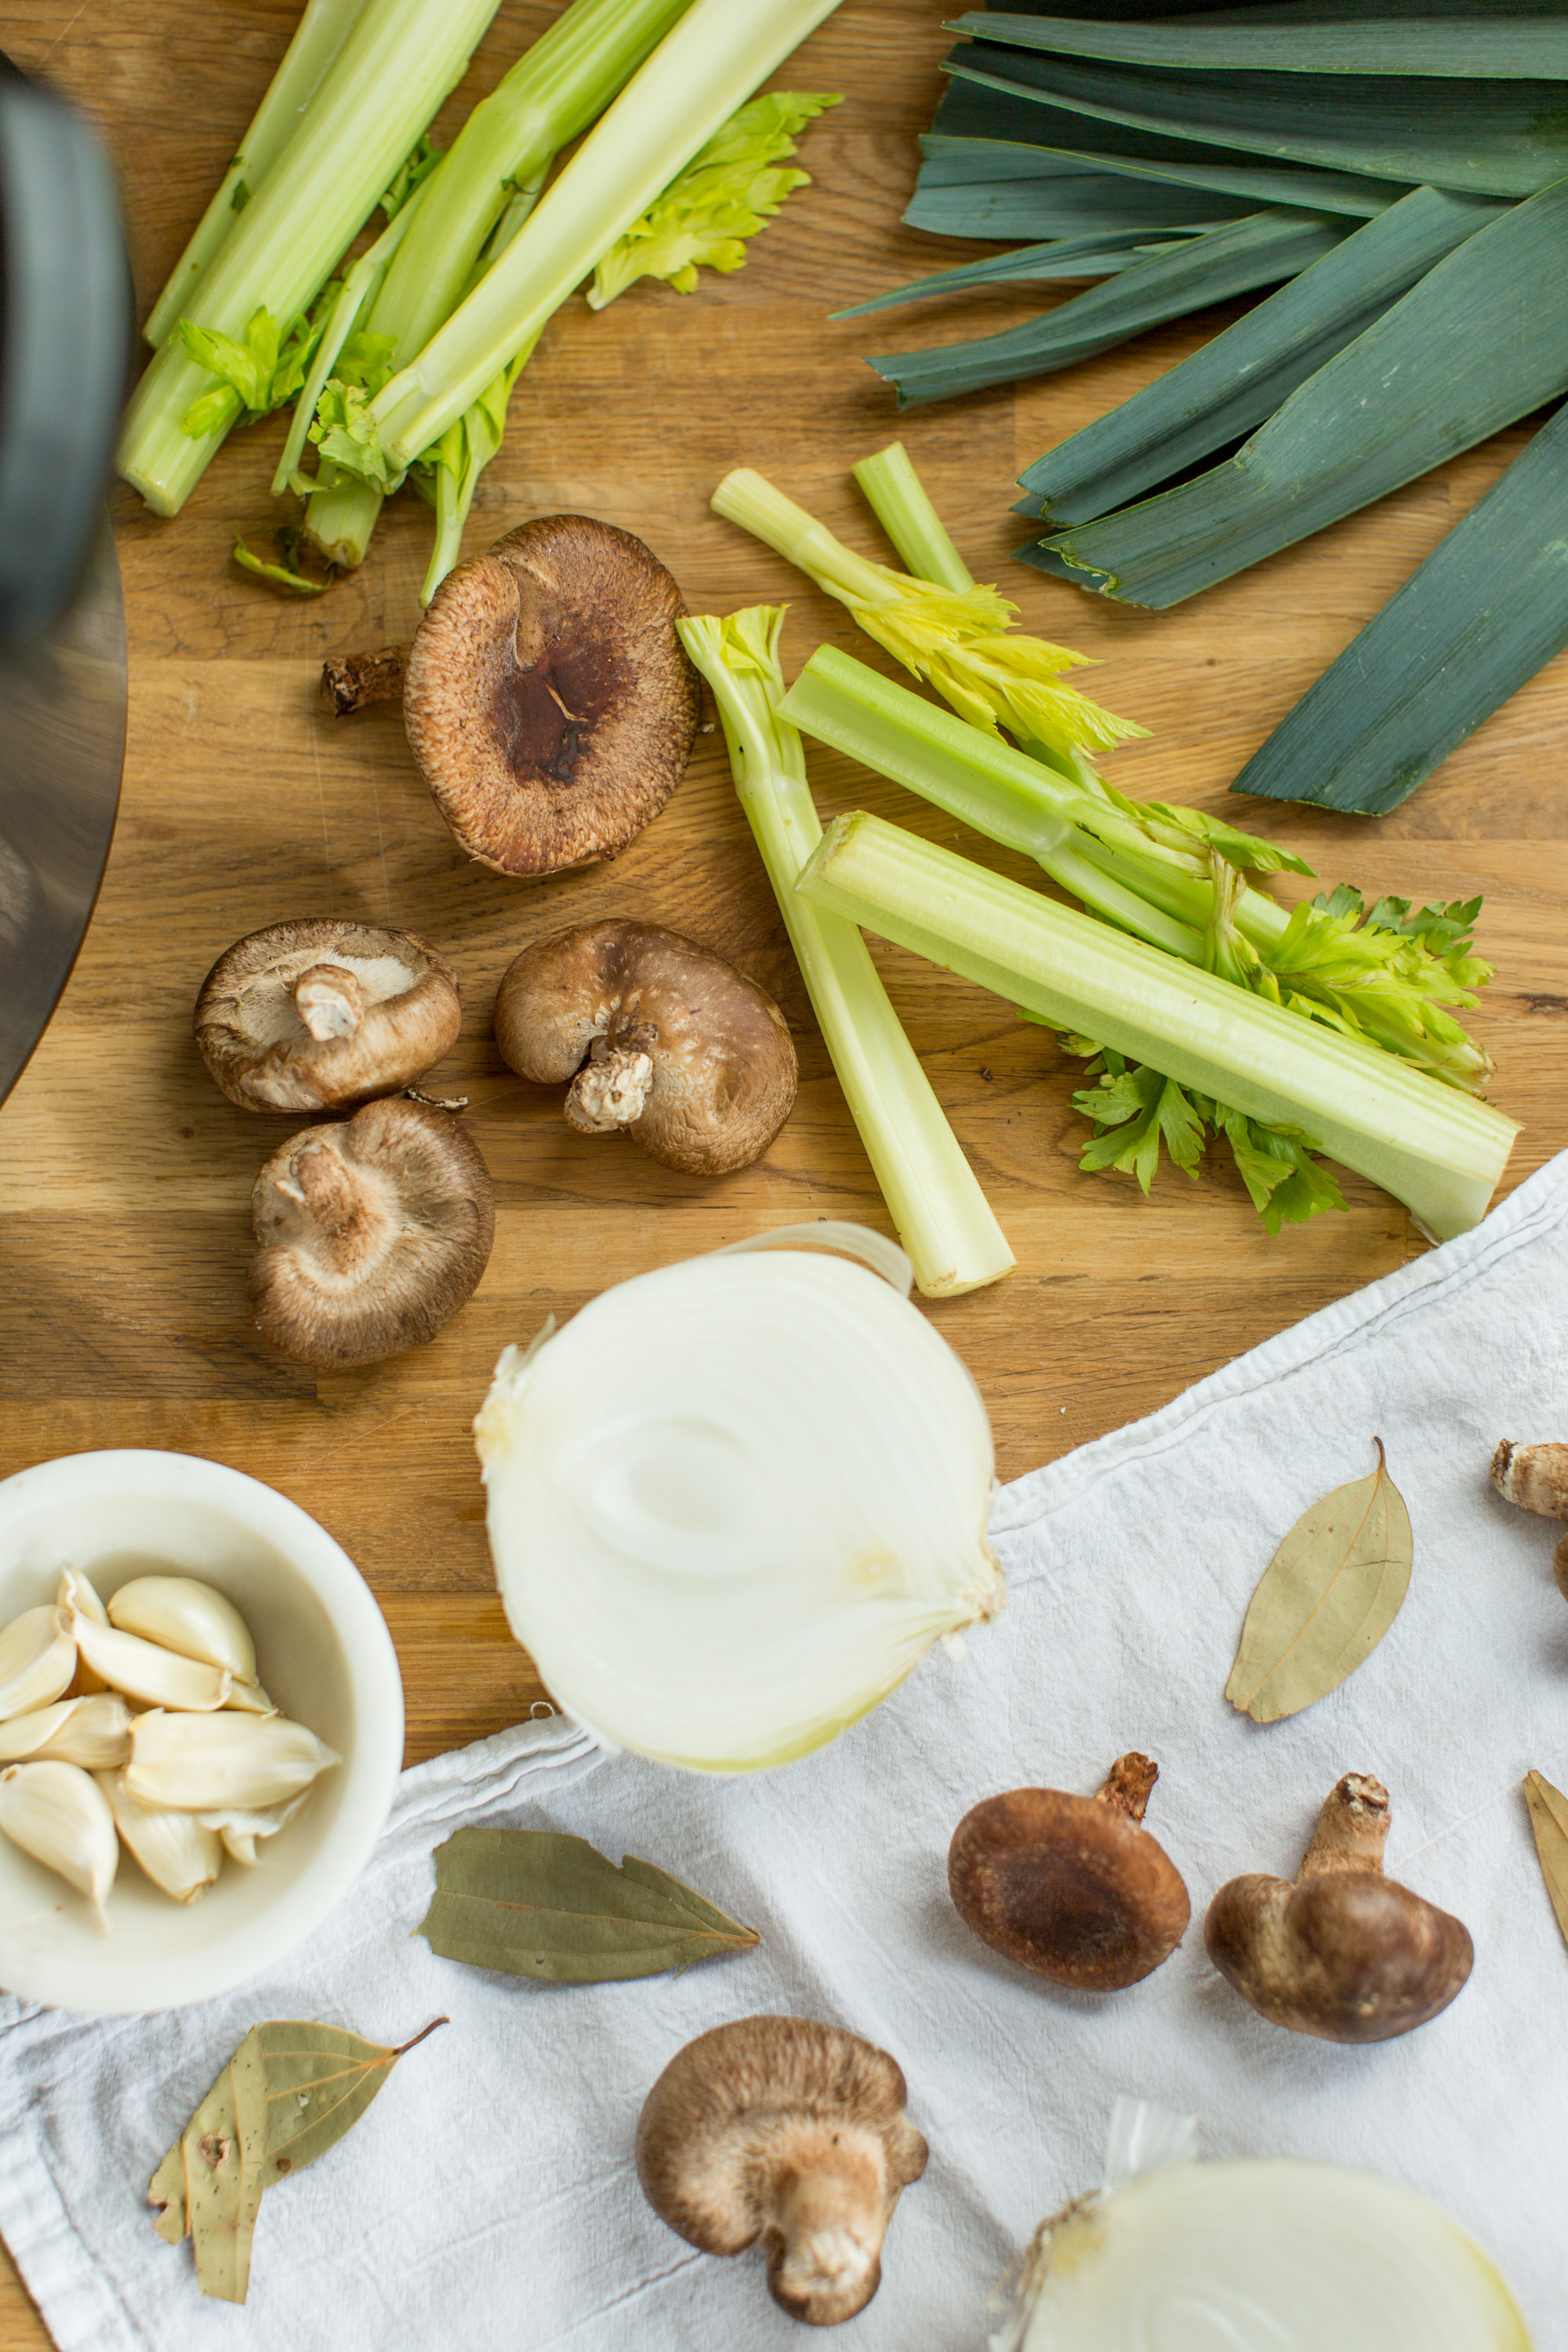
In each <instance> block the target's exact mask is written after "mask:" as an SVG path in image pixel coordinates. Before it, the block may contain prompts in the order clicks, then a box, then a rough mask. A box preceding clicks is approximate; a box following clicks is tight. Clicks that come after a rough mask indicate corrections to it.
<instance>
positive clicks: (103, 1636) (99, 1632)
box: [71, 1613, 234, 1713]
mask: <svg viewBox="0 0 1568 2352" xmlns="http://www.w3.org/2000/svg"><path fill="white" fill-rule="evenodd" d="M71 1627H72V1631H73V1632H74V1633H75V1634H76V1643H77V1647H78V1649H79V1651H80V1652H81V1655H82V1662H83V1664H85V1665H88V1666H90V1667H91V1669H92V1671H93V1673H94V1674H96V1675H102V1676H103V1679H104V1681H105V1682H106V1683H108V1684H109V1685H110V1688H111V1689H113V1690H118V1691H124V1692H125V1694H126V1696H128V1697H130V1698H135V1699H140V1700H141V1702H142V1706H175V1707H181V1708H195V1709H196V1710H197V1711H198V1712H202V1713H205V1712H207V1711H208V1710H210V1709H212V1708H214V1707H220V1706H224V1705H225V1703H226V1700H227V1698H228V1695H229V1692H230V1690H231V1688H232V1687H233V1683H234V1677H233V1675H231V1674H230V1673H229V1671H228V1668H227V1667H226V1666H209V1665H205V1664H202V1663H201V1662H200V1660H198V1659H195V1658H182V1657H180V1656H178V1655H177V1654H176V1653H175V1652H174V1651H173V1650H164V1649H161V1648H160V1647H159V1645H158V1644H157V1643H156V1642H144V1641H142V1638H141V1636H140V1635H139V1634H136V1633H121V1632H120V1630H119V1629H118V1627H116V1626H113V1625H100V1624H97V1623H96V1622H94V1621H93V1619H92V1618H90V1617H87V1616H83V1615H82V1614H80V1613H78V1614H77V1615H75V1616H74V1617H73V1618H72V1619H71Z"/></svg>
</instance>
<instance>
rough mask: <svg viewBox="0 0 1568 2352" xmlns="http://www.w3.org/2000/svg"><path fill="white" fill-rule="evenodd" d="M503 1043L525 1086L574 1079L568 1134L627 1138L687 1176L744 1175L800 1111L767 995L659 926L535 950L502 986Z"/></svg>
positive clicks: (627, 925) (584, 934)
mask: <svg viewBox="0 0 1568 2352" xmlns="http://www.w3.org/2000/svg"><path fill="white" fill-rule="evenodd" d="M495 1034H496V1043H497V1045H499V1046H500V1050H501V1054H502V1055H503V1057H504V1058H505V1060H506V1061H507V1062H508V1063H509V1064H510V1067H511V1068H512V1069H514V1070H516V1071H517V1072H518V1074H519V1076H521V1077H525V1078H531V1079H533V1080H534V1081H535V1083H536V1084H538V1085H542V1086H552V1085H554V1086H559V1085H561V1084H562V1083H563V1081H564V1080H566V1079H570V1080H571V1081H572V1087H571V1092H570V1093H569V1094H568V1096H567V1098H566V1117H567V1119H568V1120H569V1121H570V1123H571V1125H572V1126H574V1127H575V1128H578V1129H581V1130H582V1131H583V1132H584V1133H586V1134H609V1133H611V1132H613V1131H614V1130H615V1129H617V1128H624V1129H625V1130H626V1133H627V1134H628V1135H630V1136H632V1137H634V1138H635V1139H636V1140H637V1142H638V1143H640V1144H641V1146H642V1148H643V1150H645V1151H646V1152H647V1153H648V1154H649V1155H650V1156H651V1157H652V1158H653V1159H655V1160H659V1161H661V1162H662V1163H663V1165H664V1166H665V1167H667V1168H679V1169H681V1170H684V1171H685V1172H686V1173H687V1174H689V1175H693V1176H723V1175H728V1174H729V1173H730V1172H731V1171H732V1170H734V1169H737V1168H745V1167H749V1166H750V1164H751V1162H752V1160H756V1159H758V1158H760V1157H761V1155H762V1154H763V1152H764V1151H765V1150H767V1148H768V1146H769V1144H770V1143H771V1142H772V1141H773V1138H774V1136H775V1135H776V1134H777V1133H778V1131H779V1129H780V1128H781V1127H782V1126H783V1125H784V1121H785V1119H786V1118H788V1117H789V1114H790V1110H791V1108H792V1107H793V1105H794V1102H795V1076H796V1066H795V1046H794V1044H793V1042H792V1040H791V1038H790V1034H789V1030H788V1028H787V1026H786V1025H785V1023H784V1014H783V1013H781V1012H780V1011H779V1009H778V1006H777V1005H776V1004H775V1003H773V998H772V997H771V996H770V995H769V994H768V993H767V991H766V990H765V989H762V988H759V987H758V986H757V983H756V982H755V981H754V980H748V979H747V978H746V976H745V974H744V972H741V971H736V969H735V967H734V965H733V964H732V963H728V962H726V961H725V960H724V958H723V957H722V956H721V955H715V954H714V952H713V950H711V949H710V948H704V947H699V946H698V944H697V942H696V941H695V940H688V939H682V937H681V936H680V934H679V931H670V930H666V929H665V928H664V926H663V925H662V924H661V923H636V922H600V923H580V924H577V925H575V926H574V928H573V929H570V930H564V931H555V932H552V934H551V936H550V937H549V938H548V939H542V940H535V941H534V942H533V944H532V946H531V947H528V948H525V949H524V950H523V951H522V953H521V955H520V956H519V957H517V959H516V960H515V961H514V962H513V963H512V964H511V965H510V967H509V969H508V971H507V973H506V976H505V978H504V979H503V980H502V982H501V984H500V993H499V994H498V996H497V998H496V1010H495Z"/></svg>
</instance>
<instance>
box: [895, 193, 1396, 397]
mask: <svg viewBox="0 0 1568 2352" xmlns="http://www.w3.org/2000/svg"><path fill="white" fill-rule="evenodd" d="M1351 226H1352V224H1351V222H1350V221H1349V220H1347V219H1344V218H1337V219H1331V218H1329V217H1326V216H1320V215H1317V214H1313V213H1284V212H1273V213H1255V214H1253V215H1251V217H1250V218H1248V219H1247V220H1240V221H1234V222H1232V223H1231V225H1230V226H1229V227H1227V228H1220V229H1215V230H1214V231H1213V232H1212V233H1211V234H1210V235H1209V236H1204V237H1195V238H1191V239H1189V240H1188V241H1187V242H1186V243H1185V244H1184V245H1182V246H1180V247H1177V248H1175V249H1174V250H1173V251H1171V252H1166V253H1156V254H1151V255H1149V256H1148V257H1146V258H1144V259H1143V260H1141V261H1139V262H1138V263H1137V264H1135V265H1134V266H1133V267H1131V268H1127V269H1124V270H1122V271H1121V274H1120V275H1119V276H1118V277H1115V278H1111V279H1110V280H1109V281H1108V283H1106V284H1105V285H1103V286H1093V287H1090V288H1089V290H1088V292H1087V293H1083V294H1078V295H1075V296H1074V297H1073V298H1072V299H1071V300H1070V301H1067V302H1063V303H1060V304H1059V305H1058V308H1057V309H1056V310H1048V311H1047V312H1046V313H1045V314H1044V316H1043V317H1041V318H1038V319H1032V320H1029V321H1028V323H1027V324H1026V325H1025V326H1022V327H1014V328H1010V329H1009V330H1008V331H1006V332H1005V334H1000V335H985V336H982V337H981V338H980V339H979V340H978V341H974V342H968V343H955V344H949V345H946V346H944V347H941V348H939V349H937V350H935V351H927V352H890V353H888V354H885V355H884V356H882V357H881V358H877V359H873V360H871V362H870V365H871V366H872V367H874V368H875V369H876V371H877V373H878V374H879V375H881V376H885V377H887V378H888V380H889V382H890V383H894V384H896V385H897V387H898V394H899V405H900V408H906V407H909V406H910V404H913V403H915V402H918V401H923V400H945V399H947V398H949V397H950V396H951V395H952V394H954V393H961V392H973V391H974V390H975V389H976V387H977V386H979V385H981V384H988V383H1013V382H1014V381H1015V380H1016V378H1017V377H1019V376H1027V375H1044V374H1047V373H1050V371H1051V370H1053V369H1056V368H1064V367H1070V366H1071V365H1072V364H1073V362H1075V361H1076V360H1082V359H1088V358H1089V357H1090V356H1091V355H1092V354H1093V353H1094V352H1104V351H1110V349H1112V348H1113V346H1114V345H1116V344H1117V343H1123V342H1126V341H1128V339H1129V338H1130V337H1131V336H1132V335H1136V334H1139V333H1141V332H1142V330H1143V329H1144V328H1145V327H1151V326H1154V325H1156V324H1158V323H1159V322H1160V321H1161V320H1165V319H1176V318H1180V317H1181V316H1182V315H1183V313H1184V312H1185V311H1188V310H1199V309H1201V308H1203V307H1204V306H1205V304H1207V303H1210V302H1223V301H1225V300H1226V299H1228V298H1229V297H1230V296H1231V295H1233V294H1245V293H1250V292H1251V290H1252V289H1254V288H1255V287H1258V286H1272V285H1276V284H1278V282H1279V279H1280V278H1293V277H1294V276H1295V275H1296V273H1297V272H1298V270H1301V269H1305V268H1309V267H1310V264H1311V263H1312V262H1314V261H1317V260H1319V259H1320V258H1321V257H1322V255H1323V254H1325V253H1328V252H1330V251H1331V249H1332V248H1333V247H1334V246H1336V245H1337V244H1338V243H1339V242H1340V240H1341V238H1342V237H1343V236H1347V235H1348V234H1349V233H1350V229H1351Z"/></svg>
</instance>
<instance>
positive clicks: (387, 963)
mask: <svg viewBox="0 0 1568 2352" xmlns="http://www.w3.org/2000/svg"><path fill="white" fill-rule="evenodd" d="M460 1020H461V1009H460V1006H459V1003H458V975H457V973H456V972H455V971H453V970H452V967H451V965H450V964H449V963H448V962H447V960H446V958H445V956H442V955H438V954H437V951H436V950H435V949H434V948H433V947H431V946H430V945H429V944H428V943H427V942H426V940H421V939H418V938H416V936H415V934H414V933H413V932H412V931H394V930H384V929H381V928H379V927H378V926H377V925H375V924H374V923H351V922H339V921H337V920H335V919H331V918H328V917H322V918H319V919H312V920H309V921H305V922H297V923H272V924H270V925H268V928H267V929H265V930H261V931H251V932H249V933H248V934H247V937H246V938H244V939H243V940H236V941H235V944H234V945H233V947H231V948H228V949H226V950H225V952H224V953H223V954H222V955H221V956H219V958H218V960H217V961H216V963H215V964H214V966H213V968H212V970H211V971H209V972H208V974H207V976H206V978H205V980H204V981H203V982H202V985H201V992H200V994H199V995H198V996H197V998H196V1015H195V1030H196V1045H197V1047H198V1049H199V1051H200V1053H201V1056H202V1059H203V1061H204V1062H205V1064H206V1066H207V1068H208V1069H209V1070H210V1072H211V1073H212V1075H213V1076H214V1077H215V1078H216V1081H217V1083H218V1085H219V1086H220V1087H222V1088H223V1091H224V1093H225V1094H226V1096H227V1097H228V1098H229V1100H230V1102H232V1103H237V1104H238V1105H239V1107H240V1108H241V1109H242V1110H346V1109H348V1108H351V1107H352V1106H353V1104H355V1103H362V1102H368V1101H370V1100H372V1099H373V1098H374V1097H375V1096H377V1095H389V1094H395V1093H397V1091H398V1090H399V1089H400V1088H401V1087H406V1086H411V1085H412V1084H413V1082H414V1080H415V1079H416V1078H419V1077H423V1076H424V1075H425V1073H426V1070H428V1069H431V1068H433V1067H434V1066H435V1065H436V1063H437V1062H438V1061H439V1060H440V1059H441V1057H442V1055H444V1054H446V1053H447V1052H449V1051H450V1049H451V1047H452V1045H454V1044H455V1042H456V1040H457V1035H458V1025H459V1023H460Z"/></svg>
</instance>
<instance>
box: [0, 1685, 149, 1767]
mask: <svg viewBox="0 0 1568 2352" xmlns="http://www.w3.org/2000/svg"><path fill="white" fill-rule="evenodd" d="M130 1754H131V1709H130V1708H129V1707H128V1706H126V1704H125V1701H124V1700H123V1699H122V1698H121V1696H119V1694H118V1693H117V1692H113V1691H109V1692H105V1693H104V1694H103V1695H102V1696H98V1697H92V1698H62V1699H58V1700H57V1701H56V1703H55V1705H54V1706H44V1707H40V1708H38V1710H37V1713H36V1714H33V1715H14V1716H13V1717H11V1719H10V1721H9V1722H8V1723H3V1724H0V1764H13V1763H17V1762H19V1761H20V1760H21V1759H22V1758H24V1757H30V1758H32V1759H35V1760H36V1761H38V1762H42V1761H43V1760H44V1759H46V1758H48V1759H53V1760H54V1761H56V1762H58V1763H60V1764H79V1765H80V1766H81V1768H82V1769H83V1770H84V1771H86V1772H100V1771H107V1770H109V1769H111V1768H112V1767H114V1766H116V1765H119V1764H123V1763H125V1762H126V1761H127V1759H129V1757H130Z"/></svg>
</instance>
